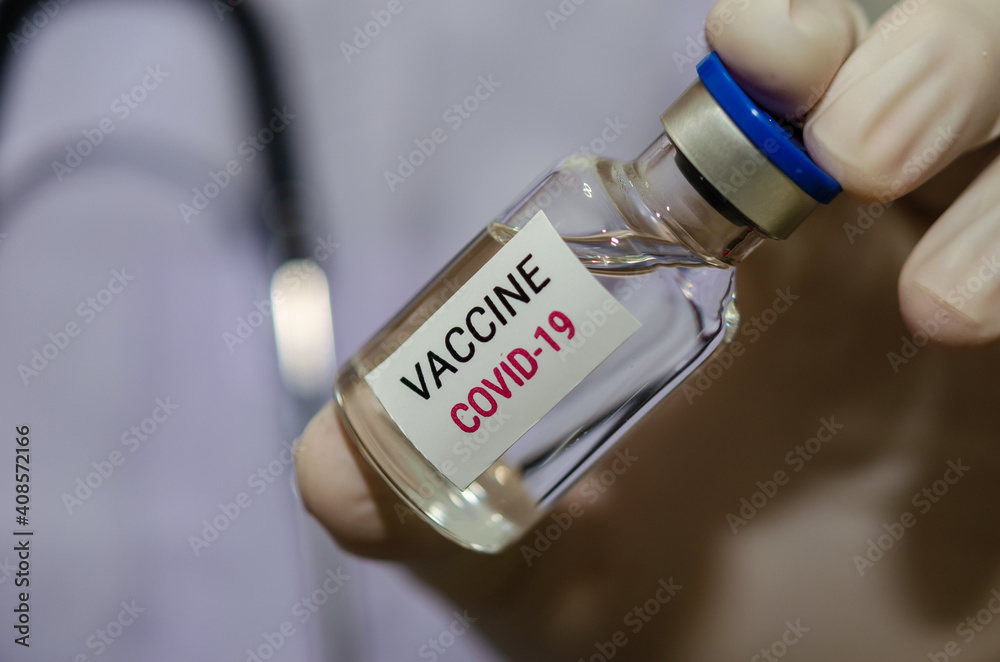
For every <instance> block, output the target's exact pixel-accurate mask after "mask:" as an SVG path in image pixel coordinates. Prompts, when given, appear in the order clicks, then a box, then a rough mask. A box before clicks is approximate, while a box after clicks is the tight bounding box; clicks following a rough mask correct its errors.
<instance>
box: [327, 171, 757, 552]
mask: <svg viewBox="0 0 1000 662" xmlns="http://www.w3.org/2000/svg"><path fill="white" fill-rule="evenodd" d="M632 167H633V165H632V164H621V163H618V162H615V161H610V160H606V159H596V158H591V157H572V158H570V159H568V160H567V161H565V162H563V163H562V164H561V165H560V166H559V168H557V169H556V170H554V171H553V172H552V173H550V174H549V175H547V176H546V177H545V178H543V179H542V180H541V181H540V182H539V183H538V184H537V185H536V186H534V187H533V188H532V189H530V191H529V192H528V193H527V194H526V195H525V196H524V198H522V199H521V201H519V202H518V203H517V204H516V205H514V206H513V207H512V208H511V210H510V211H508V212H507V213H505V214H503V215H501V216H500V217H499V218H498V219H497V220H496V221H494V222H493V223H491V224H490V225H489V227H488V228H487V229H486V230H484V231H483V232H481V233H480V234H479V235H478V236H477V237H476V238H475V239H474V240H473V241H472V242H471V243H470V244H469V245H468V246H467V247H466V248H465V249H464V250H463V251H462V252H461V253H460V254H459V255H458V256H457V257H456V258H455V259H454V260H453V261H452V262H451V264H449V265H448V266H447V267H446V268H445V269H444V270H442V271H441V272H440V273H439V274H438V275H437V276H436V277H435V278H434V279H433V280H432V282H431V283H430V284H429V285H428V286H427V287H425V288H424V289H423V290H422V291H421V292H420V293H419V294H418V295H417V296H416V297H415V298H414V299H413V301H411V303H410V304H409V305H408V306H407V307H406V308H405V309H404V310H403V311H402V312H400V313H399V314H398V315H397V316H396V317H395V318H394V319H393V320H391V321H390V322H389V323H388V324H387V325H386V326H385V327H384V328H383V329H382V330H381V331H380V332H379V333H378V334H377V335H376V336H375V337H374V338H372V340H370V341H369V342H368V343H367V344H366V345H365V346H364V347H363V348H362V349H361V350H360V351H359V352H358V353H357V354H356V355H355V356H354V357H353V358H352V359H351V360H350V361H349V362H348V363H347V364H346V365H345V366H344V367H343V369H342V371H341V373H340V375H339V377H338V382H337V392H336V395H337V402H338V405H339V407H340V410H341V416H342V419H343V420H344V421H345V424H346V426H347V427H348V429H349V430H350V432H351V434H352V436H353V437H354V440H355V442H356V443H357V444H358V446H359V447H360V449H361V450H362V452H363V453H364V454H365V455H366V457H367V458H368V459H369V460H370V461H371V462H372V464H373V465H374V466H375V467H376V469H377V470H378V471H379V472H380V473H381V475H382V476H383V478H384V479H385V480H386V481H387V482H388V483H389V484H390V485H391V486H392V487H393V488H394V489H395V490H396V492H397V493H398V494H399V496H400V497H401V498H402V499H403V500H404V501H405V502H406V503H407V504H408V505H409V506H411V507H412V508H413V509H414V510H415V511H416V512H417V513H418V514H420V515H421V516H422V517H423V518H424V519H425V520H427V521H428V522H430V523H431V524H432V525H433V526H434V527H436V528H437V529H438V530H439V531H440V532H441V533H443V534H444V535H446V536H447V537H449V538H451V539H453V540H454V541H456V542H458V543H459V544H461V545H463V546H466V547H469V548H472V549H475V550H479V551H485V552H498V551H500V550H502V549H504V548H505V547H507V546H508V545H510V544H511V543H513V542H515V541H516V540H517V539H518V538H520V537H521V536H522V535H523V534H525V533H526V532H528V531H529V530H530V529H531V528H532V526H533V525H534V524H535V523H536V522H538V521H539V519H541V518H542V517H543V516H544V515H545V514H546V513H547V512H548V510H549V509H550V508H551V507H552V506H553V505H554V503H555V502H556V501H557V500H558V498H559V497H560V496H561V495H562V494H564V493H565V491H566V490H567V489H569V487H570V486H572V484H573V483H574V482H576V481H577V480H578V479H580V478H581V477H582V476H584V475H585V474H586V473H587V471H588V470H589V469H590V468H591V467H592V466H593V465H594V464H595V463H596V462H598V461H599V460H600V458H601V457H603V456H604V454H605V453H606V452H607V451H608V450H609V448H610V446H611V445H613V444H615V443H616V442H617V441H618V440H619V439H620V438H621V437H622V436H623V435H625V434H626V433H627V432H628V430H629V428H630V427H631V426H632V425H634V424H635V423H636V422H637V421H638V420H639V418H641V416H642V415H643V414H645V413H647V412H648V411H649V410H650V409H652V407H654V406H655V405H656V404H657V403H658V402H659V401H660V400H661V399H662V398H663V397H664V396H666V395H667V394H668V393H669V392H670V391H671V390H672V389H673V388H675V387H676V386H677V385H678V384H679V383H680V382H681V381H683V379H684V378H686V377H687V375H689V374H690V373H691V372H692V371H693V370H694V369H695V368H697V366H698V365H700V364H701V363H702V362H704V361H705V360H706V359H708V358H709V357H710V356H711V355H712V354H713V353H714V352H715V351H717V350H718V349H719V348H720V346H721V345H722V344H723V343H724V342H726V341H727V340H729V339H730V338H731V337H732V334H733V333H734V332H735V330H736V327H737V325H738V323H739V315H738V313H737V310H736V307H735V291H734V287H735V270H734V269H732V268H730V267H729V265H726V264H724V263H721V262H719V261H718V260H714V259H712V258H711V257H709V256H705V255H700V254H699V253H698V251H697V250H696V249H693V248H690V247H689V244H690V242H687V243H685V241H684V240H683V239H684V237H682V236H680V235H681V233H678V232H677V230H676V228H675V227H671V224H670V223H669V222H668V219H667V220H665V219H664V215H669V214H670V213H671V210H670V208H669V206H667V207H666V208H665V209H661V210H659V211H653V210H651V209H650V208H649V207H648V206H647V205H646V204H645V203H644V202H643V196H642V195H641V194H642V191H640V190H637V188H636V178H635V176H634V175H635V173H634V172H632V171H630V170H629V169H630V168H632ZM639 185H640V186H641V185H642V184H641V183H640V184H639ZM676 202H677V204H678V205H685V204H688V202H690V201H687V202H686V201H685V200H681V199H678V200H677V201H676ZM539 209H542V210H544V211H545V213H546V215H547V216H548V218H549V220H550V221H551V223H552V225H553V227H554V228H555V229H556V230H557V231H558V232H559V234H560V236H561V237H562V238H563V239H564V240H565V241H566V243H567V245H568V246H569V247H570V248H571V249H572V250H573V252H574V253H575V254H576V255H577V257H578V258H579V259H580V262H581V263H582V264H583V265H584V266H586V268H587V269H588V271H589V272H590V273H591V274H592V275H593V276H594V277H595V278H596V279H597V280H598V281H599V282H600V283H601V285H603V286H604V287H605V288H606V289H607V290H608V292H610V293H611V294H612V295H613V296H614V297H615V298H616V299H617V300H618V301H619V303H621V305H623V306H624V307H625V308H626V309H627V310H628V311H629V312H630V313H631V314H632V315H633V316H634V317H635V318H637V319H638V320H639V321H640V322H641V323H642V328H640V329H639V330H638V331H637V332H636V333H635V334H634V335H632V336H631V337H630V338H629V339H628V340H626V341H625V342H624V343H623V344H622V345H621V346H619V347H618V348H617V349H616V350H615V351H614V352H613V353H612V354H611V355H610V356H609V357H608V358H607V359H605V361H604V362H603V363H601V364H600V365H599V366H598V367H597V368H596V369H595V370H594V371H593V372H592V373H590V375H589V376H587V377H586V378H585V379H584V380H583V381H582V382H580V383H579V384H578V385H577V386H576V388H574V389H573V390H572V391H571V392H570V393H569V395H568V396H567V397H566V398H564V399H563V400H562V401H560V402H559V403H558V404H557V405H556V406H555V407H554V408H553V409H552V410H551V411H550V412H549V413H548V414H547V415H546V416H544V417H543V418H542V419H541V420H540V421H539V422H538V423H536V424H535V425H534V426H533V427H532V428H531V429H530V430H528V432H527V433H526V434H524V435H523V436H522V437H520V438H519V439H518V440H517V441H516V442H515V443H514V445H513V446H511V447H510V449H509V450H507V452H506V453H504V454H503V455H502V456H501V457H500V458H499V459H498V460H497V461H496V462H495V463H494V464H493V465H492V466H491V467H490V468H489V469H487V470H486V471H485V472H483V473H482V474H481V475H480V476H479V477H478V479H477V480H476V481H475V482H473V483H472V484H471V485H470V486H469V487H468V488H467V489H465V490H461V489H459V488H457V487H456V486H455V485H454V484H452V483H451V482H450V481H449V479H448V478H447V477H446V476H445V475H443V474H441V473H440V472H439V471H438V470H437V469H436V468H435V467H434V466H433V465H431V464H430V463H429V462H427V461H426V460H425V459H424V457H423V456H422V455H421V454H420V453H419V451H417V449H416V448H415V447H414V446H413V445H412V444H411V443H410V442H409V441H408V440H407V439H406V438H405V436H404V435H403V434H402V432H401V431H400V429H399V428H398V427H397V426H396V424H395V423H394V422H393V420H392V418H391V417H390V416H389V414H388V413H387V412H386V410H385V408H384V407H383V406H382V405H381V403H380V402H379V400H378V399H377V398H376V396H375V395H374V393H373V392H372V390H371V389H370V388H369V386H368V385H367V383H366V382H365V379H364V377H365V375H366V374H367V373H368V371H370V370H372V369H373V368H375V367H376V366H378V365H379V364H380V363H381V362H382V361H384V360H385V359H386V358H387V357H388V356H389V355H390V354H391V353H392V352H393V351H394V350H395V349H396V348H397V347H399V345H400V344H401V343H402V342H403V341H405V340H406V339H407V338H408V337H409V336H410V335H411V334H412V333H413V332H414V331H416V329H418V328H419V327H420V326H421V324H423V322H425V321H426V320H427V319H428V317H430V315H431V314H433V313H434V311H436V310H437V308H438V307H440V306H441V305H442V304H443V303H444V302H445V301H446V300H447V299H448V298H449V297H450V296H451V294H453V293H454V292H455V291H456V290H457V289H458V288H459V287H461V286H462V285H463V284H464V283H465V282H466V281H467V280H468V279H469V278H470V277H471V276H472V275H473V274H475V273H476V271H478V269H479V268H480V267H481V266H482V265H484V264H485V263H486V262H487V261H488V260H489V259H490V258H491V257H492V256H493V255H494V254H496V252H497V251H499V250H500V248H501V247H502V246H503V245H504V243H506V242H507V241H509V240H510V239H511V238H512V237H513V236H514V235H515V234H516V232H517V230H518V229H519V228H520V227H523V225H524V224H525V223H526V222H527V220H528V219H530V218H531V217H532V216H534V214H535V213H536V212H537V211H538V210H539ZM580 331H581V334H580V335H582V336H584V337H585V336H586V326H585V325H581V326H580ZM483 434H489V432H488V431H485V430H484V431H483ZM664 434H665V436H668V435H669V431H667V432H665V433H664Z"/></svg>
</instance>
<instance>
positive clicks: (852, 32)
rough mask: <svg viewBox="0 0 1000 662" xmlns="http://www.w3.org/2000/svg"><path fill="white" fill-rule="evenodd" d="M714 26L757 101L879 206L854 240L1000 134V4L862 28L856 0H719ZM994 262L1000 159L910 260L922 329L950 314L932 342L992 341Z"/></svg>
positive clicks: (716, 42) (909, 299)
mask: <svg viewBox="0 0 1000 662" xmlns="http://www.w3.org/2000/svg"><path fill="white" fill-rule="evenodd" d="M707 25H708V28H709V29H708V32H707V36H708V38H709V41H710V42H711V43H712V44H713V46H714V47H715V48H716V50H717V51H718V53H719V55H720V57H721V58H722V60H723V61H724V62H725V63H726V65H727V66H728V67H729V68H730V70H731V71H732V72H733V73H734V76H735V77H737V79H738V80H740V82H741V83H743V85H744V86H745V87H746V89H747V91H748V92H749V93H750V94H751V96H753V97H755V98H756V99H757V100H758V101H759V102H760V103H762V104H763V105H765V106H767V107H768V108H769V109H771V110H773V111H775V112H776V113H778V114H781V115H785V116H798V117H807V121H806V124H805V143H806V147H807V149H808V150H809V153H810V155H811V156H812V157H813V159H814V160H815V161H816V162H817V163H818V164H819V165H820V167H822V168H823V169H824V170H826V171H827V172H828V173H829V174H830V175H832V176H833V177H834V178H835V179H836V180H837V181H839V182H840V183H841V184H842V185H843V187H844V189H845V190H846V191H847V192H848V193H850V194H853V195H854V196H856V197H858V198H861V199H863V200H865V201H866V202H869V203H871V204H866V205H863V206H859V208H858V212H857V214H856V216H855V217H854V218H846V219H844V222H845V225H844V230H845V233H846V234H847V238H848V239H852V238H854V237H856V236H859V235H861V234H864V232H865V231H866V230H867V229H868V228H869V227H870V226H871V225H872V224H873V223H877V222H878V219H879V218H880V217H881V216H882V213H883V212H884V209H885V207H886V205H887V204H889V203H891V201H893V200H895V199H897V198H899V197H901V196H903V195H905V194H908V193H910V192H912V191H914V190H915V189H917V188H918V187H920V186H921V185H922V184H924V183H925V182H927V181H928V180H929V179H931V178H932V177H934V176H935V175H937V174H938V173H940V172H941V171H942V170H943V169H945V168H946V167H947V166H948V165H949V164H951V163H952V162H954V161H955V160H956V159H957V158H959V157H960V156H961V155H962V154H964V153H966V152H968V151H970V150H974V149H976V148H978V147H981V146H983V145H984V144H986V143H987V142H989V141H992V140H993V139H994V138H996V137H997V136H998V135H1000V59H998V57H1000V53H998V52H997V50H998V48H1000V3H998V2H996V0H951V1H949V2H935V1H934V0H906V1H905V2H900V3H898V4H897V5H896V6H895V7H894V8H893V9H891V10H890V11H889V12H887V13H886V14H885V15H884V16H882V18H880V19H879V20H878V21H877V22H876V23H875V24H874V25H873V26H871V29H870V30H869V31H868V32H867V34H865V25H866V23H865V20H864V15H863V13H862V12H861V10H860V8H859V7H858V6H857V5H856V4H855V3H854V2H852V1H851V0H791V3H789V2H788V0H780V1H779V0H722V1H721V2H719V3H718V4H717V5H716V6H715V8H714V9H713V10H712V12H711V14H710V15H709V18H708V21H707ZM861 35H864V36H863V37H861ZM855 42H859V43H858V45H857V47H856V48H855ZM807 112H808V115H807V114H806V113H807ZM977 174H978V173H977ZM998 270H1000V162H997V163H994V164H992V165H991V166H990V167H989V168H987V169H986V170H985V172H982V175H981V176H980V177H979V178H978V179H977V180H976V181H975V182H974V183H973V184H972V185H971V186H969V188H968V190H966V191H965V192H964V194H963V195H962V196H961V197H960V198H959V199H958V201H957V202H955V204H954V205H952V206H951V208H949V209H948V210H947V211H946V212H945V213H944V215H942V216H941V217H940V218H939V219H938V220H937V221H936V222H935V223H934V226H933V227H932V228H931V229H930V231H928V232H927V234H926V235H925V236H924V237H923V239H922V240H921V241H920V243H919V244H918V245H917V247H916V248H915V249H914V251H913V253H912V254H911V255H910V257H909V259H908V260H907V261H906V265H905V266H904V268H903V270H902V274H901V276H900V279H899V298H900V305H901V308H902V312H903V316H904V318H905V319H906V321H907V323H908V324H909V326H910V327H911V329H912V330H914V331H917V330H920V329H921V322H924V323H925V324H924V326H925V327H926V326H927V324H926V323H927V322H928V320H932V319H934V316H935V314H939V313H938V310H939V309H940V308H942V307H943V308H944V310H945V312H946V314H947V315H948V317H949V319H950V321H949V322H948V323H947V324H944V325H940V326H941V328H940V334H939V335H938V337H937V338H935V339H934V340H936V341H938V342H940V343H943V344H950V345H982V344H985V343H988V342H991V341H994V340H996V339H997V338H1000V277H998ZM939 318H940V317H939Z"/></svg>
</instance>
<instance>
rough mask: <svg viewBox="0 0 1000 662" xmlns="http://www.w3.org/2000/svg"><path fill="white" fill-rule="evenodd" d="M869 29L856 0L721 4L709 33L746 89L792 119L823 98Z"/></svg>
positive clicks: (732, 1)
mask: <svg viewBox="0 0 1000 662" xmlns="http://www.w3.org/2000/svg"><path fill="white" fill-rule="evenodd" d="M867 25H868V19H867V17H866V16H865V13H864V10H862V9H861V7H860V6H859V5H858V4H857V3H856V2H854V0H720V1H719V2H718V3H717V4H716V5H715V7H713V8H712V11H711V12H710V13H709V15H708V18H707V19H706V21H705V31H706V36H707V37H708V40H709V43H710V44H711V45H712V47H713V48H714V49H715V50H716V51H717V52H718V54H719V57H720V58H722V61H723V62H724V63H725V64H726V68H727V69H728V70H729V71H730V73H732V74H733V77H734V78H735V79H736V80H737V81H738V82H739V83H740V85H741V86H742V87H743V89H744V90H746V91H747V93H748V94H749V95H750V96H751V97H753V98H754V100H756V101H757V102H758V103H760V104H761V105H763V106H764V107H765V108H767V109H768V110H770V111H771V112H772V113H775V114H777V115H779V116H782V117H785V118H789V119H791V118H793V117H794V118H799V117H804V116H805V114H806V112H807V111H808V110H809V109H810V108H812V107H813V106H814V105H815V104H816V103H817V102H818V101H819V100H820V98H821V97H822V96H823V94H824V93H825V92H826V89H827V86H828V85H829V84H830V82H831V81H832V80H833V78H834V76H835V75H836V73H837V70H838V69H839V68H840V65H841V64H843V63H844V61H845V60H846V59H847V57H848V56H849V55H850V54H851V51H853V50H854V47H855V45H856V44H857V42H858V41H859V40H860V37H861V35H863V34H864V33H865V31H866V29H867Z"/></svg>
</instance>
